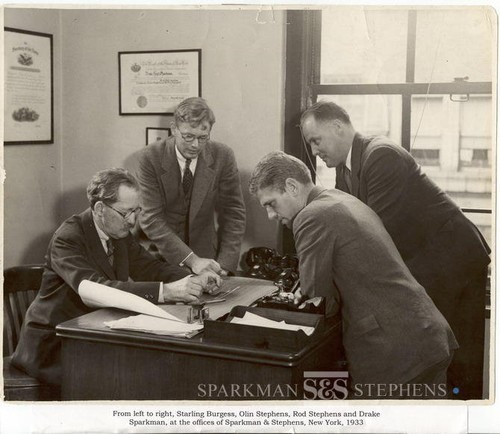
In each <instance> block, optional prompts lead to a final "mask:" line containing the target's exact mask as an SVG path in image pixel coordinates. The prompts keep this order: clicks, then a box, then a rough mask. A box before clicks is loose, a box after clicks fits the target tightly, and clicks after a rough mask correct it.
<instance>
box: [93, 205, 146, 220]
mask: <svg viewBox="0 0 500 434" xmlns="http://www.w3.org/2000/svg"><path fill="white" fill-rule="evenodd" d="M103 203H104V202H103ZM104 205H106V206H107V207H108V208H111V209H112V210H113V211H115V212H116V213H118V214H120V215H121V217H122V218H123V220H128V219H129V218H130V217H132V215H134V216H135V217H137V216H138V215H139V213H140V212H141V211H142V208H141V207H140V206H138V207H137V208H136V209H133V210H132V211H129V212H127V213H123V212H121V211H119V210H117V209H116V208H113V207H112V206H111V205H108V204H107V203H104Z"/></svg>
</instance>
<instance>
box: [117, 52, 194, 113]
mask: <svg viewBox="0 0 500 434" xmlns="http://www.w3.org/2000/svg"><path fill="white" fill-rule="evenodd" d="M118 75H119V112H120V115H158V114H160V115H169V114H172V113H173V112H174V109H175V107H176V106H177V105H178V104H179V103H180V102H181V101H183V100H184V99H186V98H188V97H193V96H201V49H192V50H162V51H122V52H119V53H118Z"/></svg>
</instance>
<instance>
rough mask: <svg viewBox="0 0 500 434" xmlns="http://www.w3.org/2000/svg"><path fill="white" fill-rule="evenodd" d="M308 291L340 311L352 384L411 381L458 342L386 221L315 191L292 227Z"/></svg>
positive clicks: (333, 194) (345, 198) (343, 197)
mask: <svg viewBox="0 0 500 434" xmlns="http://www.w3.org/2000/svg"><path fill="white" fill-rule="evenodd" d="M293 234H294V238H295V245H296V248H297V254H298V257H299V269H300V283H301V289H302V292H303V293H305V294H307V295H308V296H310V297H316V296H323V297H325V298H326V301H327V314H334V313H335V312H336V311H337V310H339V309H340V311H341V313H342V320H343V343H344V348H345V351H346V357H347V361H348V364H349V373H350V375H351V377H352V381H353V383H354V384H355V383H363V384H364V383H379V384H380V383H398V384H399V383H405V382H407V381H409V380H411V379H413V378H414V377H416V376H417V375H418V374H419V373H421V372H422V371H424V370H425V369H426V368H429V367H431V366H432V365H434V364H436V363H438V362H440V361H442V360H444V359H445V358H446V357H448V356H449V355H450V354H451V352H452V350H453V349H455V348H457V346H458V345H457V343H456V340H455V337H454V335H453V333H452V331H451V329H450V327H449V325H448V323H447V322H446V320H445V319H444V317H443V316H442V315H441V313H440V312H439V311H438V310H437V309H436V306H435V305H434V303H433V302H432V300H431V299H430V298H429V296H428V295H427V294H426V292H425V290H424V288H423V287H422V286H421V285H419V284H418V282H417V281H416V280H415V279H414V277H413V276H412V275H411V273H410V271H409V270H408V268H407V267H406V266H405V264H404V262H403V260H402V259H401V256H400V255H399V253H398V251H397V249H396V246H395V245H394V243H393V241H392V239H391V237H390V236H389V234H388V233H387V231H386V230H385V228H384V226H383V224H382V222H381V221H380V219H379V217H378V216H377V215H376V214H375V213H374V212H373V211H372V210H371V209H370V208H368V207H367V206H366V205H364V204H363V203H362V202H360V201H359V200H358V199H356V198H354V197H352V196H350V195H347V194H345V193H343V192H341V191H338V190H322V189H320V188H318V187H315V188H314V189H313V191H312V192H311V194H310V195H309V198H308V200H307V205H306V206H305V208H303V209H302V210H301V211H300V212H299V213H298V214H297V216H296V217H295V219H294V221H293Z"/></svg>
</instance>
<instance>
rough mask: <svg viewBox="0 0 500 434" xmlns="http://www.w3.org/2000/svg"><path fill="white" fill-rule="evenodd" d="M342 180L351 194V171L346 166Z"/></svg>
mask: <svg viewBox="0 0 500 434" xmlns="http://www.w3.org/2000/svg"><path fill="white" fill-rule="evenodd" d="M344 180H345V183H346V185H347V188H348V190H349V193H352V180H351V171H350V170H349V169H348V167H347V166H344Z"/></svg>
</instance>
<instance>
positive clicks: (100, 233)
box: [92, 211, 109, 241]
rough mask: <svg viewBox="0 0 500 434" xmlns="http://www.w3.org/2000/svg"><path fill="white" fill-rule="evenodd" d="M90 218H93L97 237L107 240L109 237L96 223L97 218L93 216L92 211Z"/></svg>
mask: <svg viewBox="0 0 500 434" xmlns="http://www.w3.org/2000/svg"><path fill="white" fill-rule="evenodd" d="M92 220H94V226H95V229H96V231H97V235H99V238H100V239H101V240H103V241H108V240H109V237H108V235H106V234H105V233H104V231H103V230H102V229H101V228H100V227H99V225H98V224H97V220H96V218H95V215H94V212H93V211H92Z"/></svg>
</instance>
